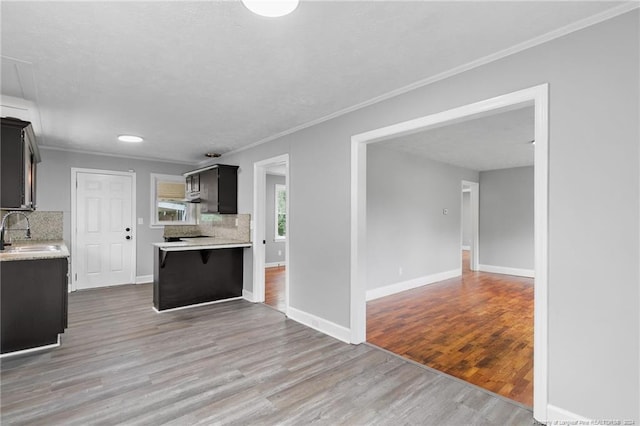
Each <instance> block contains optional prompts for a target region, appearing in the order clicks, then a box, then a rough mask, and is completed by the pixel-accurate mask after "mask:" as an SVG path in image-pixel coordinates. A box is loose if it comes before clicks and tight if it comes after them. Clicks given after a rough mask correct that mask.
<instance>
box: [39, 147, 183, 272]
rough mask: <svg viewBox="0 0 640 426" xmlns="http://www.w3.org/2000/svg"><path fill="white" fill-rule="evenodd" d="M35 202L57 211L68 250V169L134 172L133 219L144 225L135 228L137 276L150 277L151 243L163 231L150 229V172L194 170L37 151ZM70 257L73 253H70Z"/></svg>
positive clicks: (123, 159) (163, 164)
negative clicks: (40, 158) (62, 218)
mask: <svg viewBox="0 0 640 426" xmlns="http://www.w3.org/2000/svg"><path fill="white" fill-rule="evenodd" d="M40 153H41V155H42V163H40V164H38V182H37V183H38V186H37V197H38V198H37V200H38V209H39V210H57V211H62V212H63V214H64V239H65V241H66V242H67V245H68V246H69V249H71V168H72V167H76V168H86V169H100V170H115V171H124V172H126V171H129V170H133V171H135V172H136V216H137V217H141V218H143V220H144V225H136V227H137V228H136V237H137V244H136V259H137V265H136V276H138V277H140V276H144V275H152V274H153V250H152V245H151V244H152V243H156V242H161V241H162V240H163V239H162V232H163V228H150V227H149V221H150V219H151V216H150V214H151V213H150V208H151V198H150V197H151V195H150V190H151V177H150V174H151V173H163V174H169V175H179V174H182V173H184V172H186V171H189V170H192V169H194V168H195V167H193V166H188V165H184V164H172V163H162V162H156V161H144V160H136V159H129V158H122V157H109V156H104V155H91V154H81V153H76V152H65V151H56V150H51V149H43V148H41V149H40ZM71 255H72V256H73V253H72V254H71Z"/></svg>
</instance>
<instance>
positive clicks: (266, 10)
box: [242, 0, 300, 18]
mask: <svg viewBox="0 0 640 426" xmlns="http://www.w3.org/2000/svg"><path fill="white" fill-rule="evenodd" d="M299 2H300V1H299V0H273V1H272V0H242V4H244V6H245V7H246V8H247V9H249V10H250V11H252V12H253V13H255V14H256V15H260V16H266V17H267V18H278V17H280V16H284V15H288V14H290V13H291V12H293V11H294V10H296V8H297V7H298V3H299Z"/></svg>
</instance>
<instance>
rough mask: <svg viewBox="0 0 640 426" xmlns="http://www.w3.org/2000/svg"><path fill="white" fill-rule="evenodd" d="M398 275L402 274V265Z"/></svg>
mask: <svg viewBox="0 0 640 426" xmlns="http://www.w3.org/2000/svg"><path fill="white" fill-rule="evenodd" d="M398 275H399V276H402V266H401V267H399V268H398Z"/></svg>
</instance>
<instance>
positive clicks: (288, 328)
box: [0, 284, 532, 426]
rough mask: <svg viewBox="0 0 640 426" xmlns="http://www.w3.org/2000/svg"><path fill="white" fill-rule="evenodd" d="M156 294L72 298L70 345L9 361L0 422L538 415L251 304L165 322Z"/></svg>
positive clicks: (444, 420) (499, 421)
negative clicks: (155, 303) (154, 302)
mask: <svg viewBox="0 0 640 426" xmlns="http://www.w3.org/2000/svg"><path fill="white" fill-rule="evenodd" d="M151 296H152V288H151V285H146V284H144V285H128V286H120V287H113V288H106V289H94V290H86V291H82V292H76V293H73V294H71V295H70V304H69V313H70V318H69V320H70V321H69V323H70V327H69V328H68V329H67V332H66V333H65V334H64V336H63V340H62V347H60V348H57V349H55V350H52V351H49V352H46V353H42V354H37V355H30V356H25V357H21V358H14V359H8V360H7V359H5V360H3V361H2V368H1V370H2V371H1V382H0V383H1V384H0V386H1V419H0V420H1V423H2V425H93V424H101V425H114V424H126V425H160V424H170V425H196V424H202V425H211V424H237V425H249V424H250V425H276V424H277V425H306V424H318V425H339V424H345V425H346V424H350V425H370V424H371V425H394V426H395V425H398V424H402V425H447V424H449V425H461V424H486V425H490V424H495V425H506V424H509V425H517V424H523V425H525V424H527V425H530V424H531V423H532V417H531V412H530V411H528V410H526V409H523V408H521V407H519V406H518V405H516V404H513V403H511V402H509V401H506V400H504V399H502V398H500V397H497V396H494V395H491V394H489V393H487V392H484V391H482V390H479V389H477V388H475V387H473V386H470V385H467V384H465V383H462V382H460V381H458V380H455V379H452V378H450V377H447V376H445V375H442V374H438V373H435V372H433V371H430V370H428V369H425V368H423V367H420V366H417V365H416V364H414V363H411V362H409V361H406V360H403V359H402V358H400V357H397V356H395V355H392V354H389V353H387V352H385V351H382V350H380V349H377V348H375V347H372V346H369V345H366V344H363V345H358V346H353V345H348V344H345V343H342V342H339V341H337V340H335V339H333V338H331V337H328V336H326V335H323V334H321V333H319V332H316V331H314V330H312V329H310V328H307V327H304V326H302V325H300V324H298V323H296V322H294V321H292V320H289V319H286V318H285V316H284V315H283V314H282V313H280V312H277V311H275V310H273V309H271V308H269V307H267V306H264V305H262V304H253V303H249V302H247V301H244V300H236V301H232V302H226V303H221V304H217V305H209V306H203V307H198V308H193V309H188V310H181V311H173V312H164V313H161V314H157V313H155V312H153V311H152V310H151Z"/></svg>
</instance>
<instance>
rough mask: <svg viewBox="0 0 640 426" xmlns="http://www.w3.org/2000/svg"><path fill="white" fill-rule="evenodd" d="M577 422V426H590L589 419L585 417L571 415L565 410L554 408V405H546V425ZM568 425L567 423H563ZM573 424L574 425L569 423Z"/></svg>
mask: <svg viewBox="0 0 640 426" xmlns="http://www.w3.org/2000/svg"><path fill="white" fill-rule="evenodd" d="M558 421H562V422H577V423H579V424H592V422H591V419H588V418H586V417H582V416H580V415H578V414H576V413H572V412H571V411H569V410H565V409H564V408H560V407H556V406H555V405H551V404H549V405H547V419H546V423H547V424H552V422H558ZM563 424H568V423H563ZM571 424H575V423H571Z"/></svg>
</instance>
